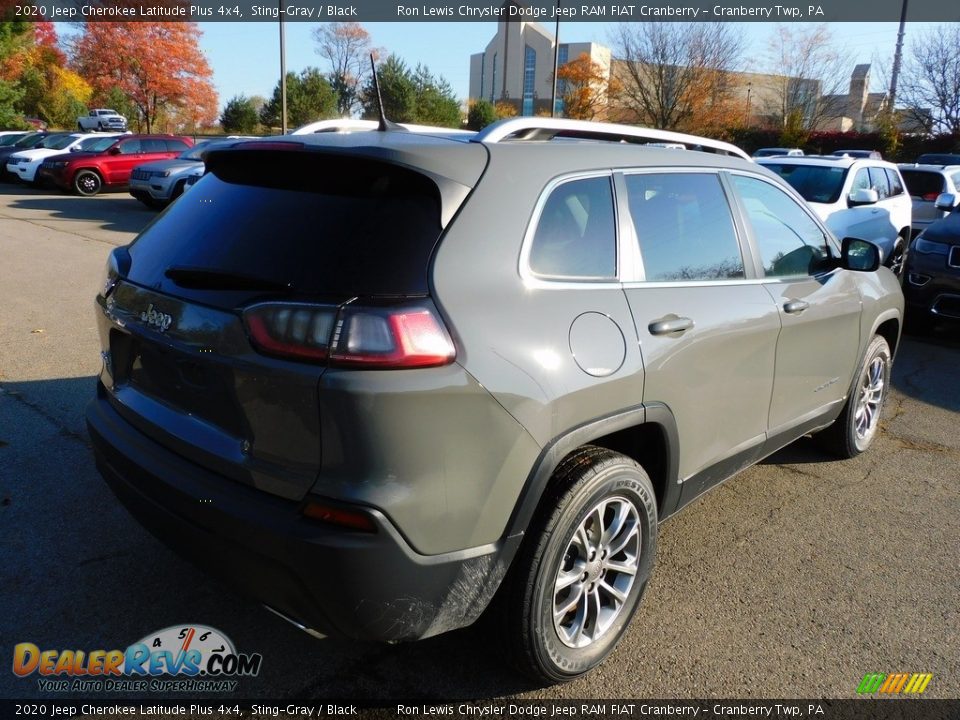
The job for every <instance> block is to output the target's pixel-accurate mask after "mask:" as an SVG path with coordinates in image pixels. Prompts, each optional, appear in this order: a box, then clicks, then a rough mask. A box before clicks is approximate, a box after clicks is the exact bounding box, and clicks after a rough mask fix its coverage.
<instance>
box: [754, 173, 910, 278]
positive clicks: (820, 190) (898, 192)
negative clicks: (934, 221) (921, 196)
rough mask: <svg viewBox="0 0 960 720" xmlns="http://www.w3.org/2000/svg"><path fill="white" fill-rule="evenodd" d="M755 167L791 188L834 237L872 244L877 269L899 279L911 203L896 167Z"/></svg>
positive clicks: (908, 228)
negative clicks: (885, 269) (879, 261)
mask: <svg viewBox="0 0 960 720" xmlns="http://www.w3.org/2000/svg"><path fill="white" fill-rule="evenodd" d="M758 162H760V163H761V164H762V165H763V166H764V167H766V168H768V169H770V170H772V171H773V172H775V173H777V174H778V175H779V176H780V177H782V178H783V179H784V180H786V181H787V182H788V183H790V184H791V185H792V186H793V187H794V188H796V190H797V192H799V193H800V194H801V195H802V196H803V197H804V199H805V200H806V201H807V202H808V203H810V207H811V208H813V210H814V212H816V213H817V215H819V216H820V218H821V219H822V220H823V221H824V222H825V223H826V224H827V227H828V228H829V229H830V230H831V231H832V232H833V234H834V235H836V236H837V237H838V238H843V237H858V238H863V239H864V240H870V241H871V242H874V243H876V244H877V245H878V246H879V247H880V255H881V258H882V261H883V264H884V265H886V266H887V267H889V268H890V269H891V270H893V271H894V273H895V274H896V275H897V277H902V276H903V267H904V265H903V260H904V256H905V254H906V252H907V246H908V244H909V242H910V235H911V234H910V225H911V202H910V196H909V195H907V193H906V191H905V190H904V184H903V178H902V177H901V176H900V171H899V170H898V169H897V166H896V165H894V164H893V163H889V162H885V161H883V160H876V159H873V158H854V157H847V156H839V155H835V156H830V155H828V156H817V155H808V156H806V157H802V158H774V159H761V160H759V161H758Z"/></svg>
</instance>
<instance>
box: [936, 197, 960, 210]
mask: <svg viewBox="0 0 960 720" xmlns="http://www.w3.org/2000/svg"><path fill="white" fill-rule="evenodd" d="M933 206H934V207H935V208H936V209H937V210H945V211H946V212H950V211H951V210H953V209H954V208H955V207H956V206H957V196H956V195H954V194H953V193H940V194H939V195H937V199H936V201H935V202H934V203H933Z"/></svg>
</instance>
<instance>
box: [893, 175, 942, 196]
mask: <svg viewBox="0 0 960 720" xmlns="http://www.w3.org/2000/svg"><path fill="white" fill-rule="evenodd" d="M903 181H904V182H905V183H906V184H907V190H908V191H909V192H910V195H911V197H915V198H918V199H920V200H936V199H937V195H939V194H940V193H942V192H943V191H944V187H945V184H944V182H943V176H942V175H941V174H940V173H934V172H924V171H923V170H904V171H903Z"/></svg>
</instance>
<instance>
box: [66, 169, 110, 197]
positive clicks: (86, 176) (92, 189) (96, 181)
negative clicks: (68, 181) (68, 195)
mask: <svg viewBox="0 0 960 720" xmlns="http://www.w3.org/2000/svg"><path fill="white" fill-rule="evenodd" d="M102 187H103V181H102V180H101V179H100V176H99V175H97V173H95V172H94V171H93V170H81V171H80V172H78V173H77V174H76V176H75V177H74V178H73V189H74V191H75V192H76V193H77V195H84V196H87V197H89V196H91V195H96V194H97V193H98V192H100V188H102Z"/></svg>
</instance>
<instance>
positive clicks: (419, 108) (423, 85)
mask: <svg viewBox="0 0 960 720" xmlns="http://www.w3.org/2000/svg"><path fill="white" fill-rule="evenodd" d="M377 76H378V77H379V79H380V94H381V96H382V97H383V109H384V113H385V114H386V116H387V119H388V120H392V121H393V122H406V123H424V124H428V125H441V126H444V127H460V121H461V117H460V103H459V101H458V100H457V98H456V95H454V93H453V89H452V88H451V87H450V84H449V83H448V82H447V81H446V80H444V79H443V78H437V77H434V75H433V74H432V73H431V72H430V69H429V68H428V67H426V66H425V65H417V67H416V69H415V70H412V71H411V70H410V68H408V67H407V65H406V63H404V62H403V60H401V59H400V58H399V57H397V56H396V55H391V56H390V57H388V58H387V59H386V61H385V62H384V63H383V64H381V65H380V67H379V68H377ZM361 103H362V107H363V116H364V117H365V118H377V117H378V116H379V110H378V105H377V93H376V89H375V87H374V85H373V78H370V79H369V80H368V81H367V84H366V86H365V87H364V89H363V92H362V93H361Z"/></svg>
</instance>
